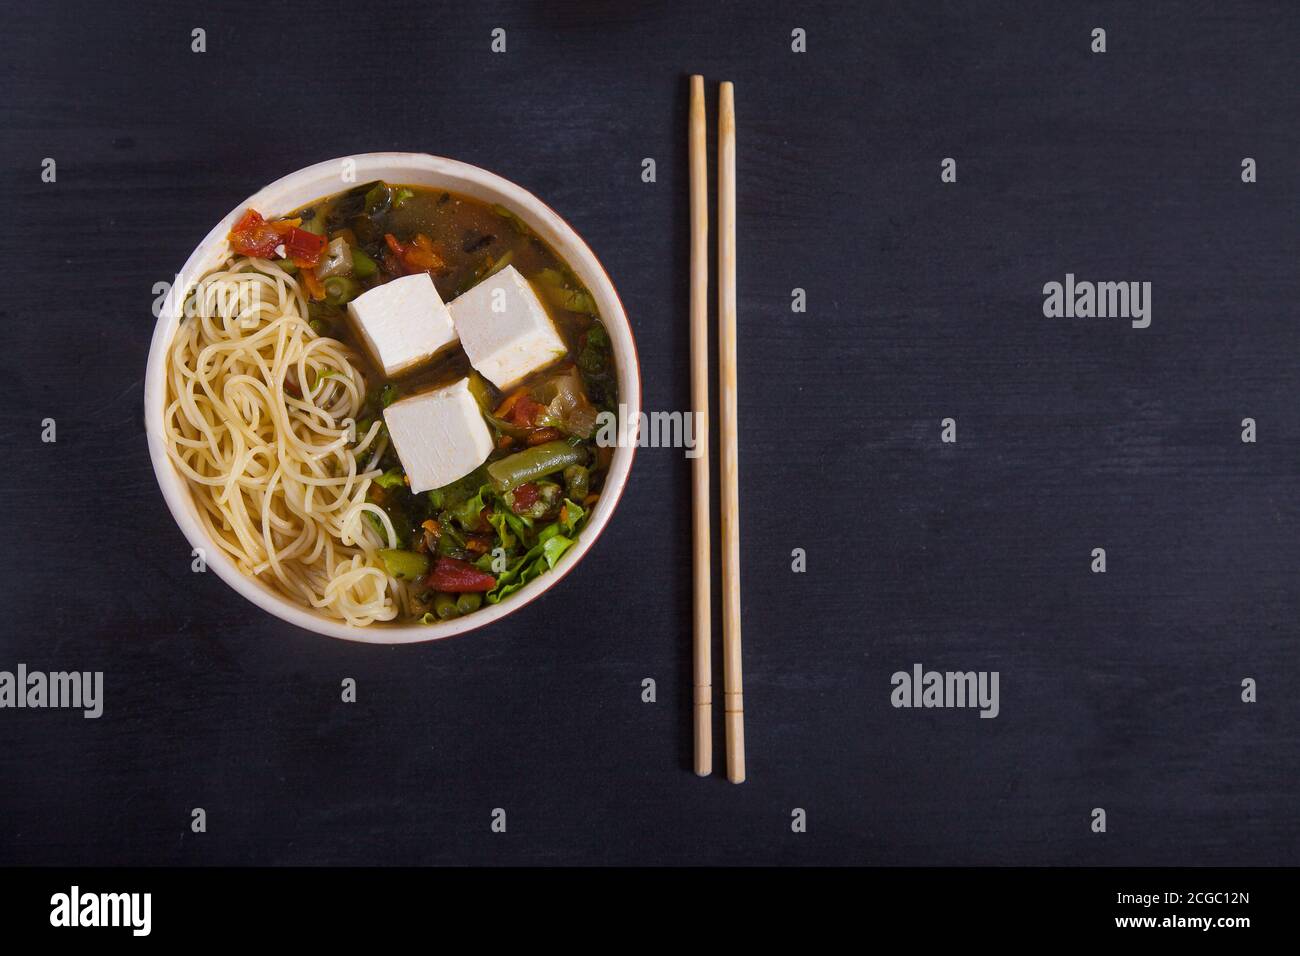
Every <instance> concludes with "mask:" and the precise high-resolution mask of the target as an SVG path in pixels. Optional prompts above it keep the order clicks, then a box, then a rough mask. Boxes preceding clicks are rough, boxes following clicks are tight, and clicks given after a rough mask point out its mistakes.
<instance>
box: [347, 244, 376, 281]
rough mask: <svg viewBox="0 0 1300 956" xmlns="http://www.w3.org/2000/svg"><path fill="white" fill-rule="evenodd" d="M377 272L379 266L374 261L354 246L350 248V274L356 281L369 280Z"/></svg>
mask: <svg viewBox="0 0 1300 956" xmlns="http://www.w3.org/2000/svg"><path fill="white" fill-rule="evenodd" d="M378 271H379V266H378V265H377V264H376V263H375V260H374V259H371V258H370V257H369V256H368V255H366V254H365V253H364V252H362V251H361V250H360V249H358V248H357V247H356V246H353V247H352V274H353V275H354V276H356V277H357V278H358V279H369V278H370V277H371V276H372V275H374V274H375V273H377V272H378Z"/></svg>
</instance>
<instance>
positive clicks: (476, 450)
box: [384, 378, 492, 494]
mask: <svg viewBox="0 0 1300 956" xmlns="http://www.w3.org/2000/svg"><path fill="white" fill-rule="evenodd" d="M384 421H385V422H387V423H388V434H389V437H390V438H392V440H393V447H394V448H396V449H397V457H398V458H400V459H401V461H402V469H403V470H404V471H405V472H406V477H407V478H408V479H409V480H410V483H411V491H413V492H415V493H416V494H419V493H420V492H423V491H431V490H433V489H434V488H441V487H442V486H443V485H449V484H451V483H452V482H453V481H455V480H456V479H457V478H464V477H465V476H466V475H468V474H469V473H470V472H471V471H473V470H474V469H475V468H477V467H478V466H479V465H481V464H483V462H484V461H486V460H487V456H488V455H489V454H490V453H491V451H492V434H491V432H489V431H488V427H487V423H486V422H484V421H483V413H482V412H480V411H479V407H478V402H476V401H475V400H474V395H473V394H472V393H471V392H470V390H469V379H467V378H462V379H461V380H460V381H459V382H457V383H456V384H454V385H448V386H447V387H446V388H440V389H437V390H436V391H432V392H422V393H420V394H418V395H412V396H410V397H409V398H403V399H402V400H401V401H397V402H393V404H391V405H389V406H388V407H387V408H386V409H384Z"/></svg>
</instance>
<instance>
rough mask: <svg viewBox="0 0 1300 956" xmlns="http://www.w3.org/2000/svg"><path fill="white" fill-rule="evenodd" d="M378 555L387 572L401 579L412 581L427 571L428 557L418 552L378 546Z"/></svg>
mask: <svg viewBox="0 0 1300 956" xmlns="http://www.w3.org/2000/svg"><path fill="white" fill-rule="evenodd" d="M379 556H380V557H381V558H383V559H384V567H385V568H387V570H388V573H389V574H391V575H392V576H393V577H395V578H399V579H401V580H403V581H414V580H416V579H417V578H422V577H424V576H425V575H426V574H428V573H429V559H428V558H426V557H425V556H424V555H422V554H419V553H418V552H415V551H403V550H402V549H401V548H380V549H379Z"/></svg>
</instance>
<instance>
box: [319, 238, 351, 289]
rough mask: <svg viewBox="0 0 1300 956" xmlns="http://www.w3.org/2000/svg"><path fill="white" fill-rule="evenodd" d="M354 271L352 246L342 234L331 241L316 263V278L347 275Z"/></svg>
mask: <svg viewBox="0 0 1300 956" xmlns="http://www.w3.org/2000/svg"><path fill="white" fill-rule="evenodd" d="M351 271H352V247H351V246H349V245H348V241H347V240H346V239H344V238H343V237H342V236H339V238H337V239H335V240H334V241H333V242H331V243H330V244H329V245H328V246H327V247H326V249H325V254H324V255H323V256H321V258H320V262H319V263H318V264H317V265H316V278H317V279H328V278H330V277H331V276H345V275H347V274H348V273H350V272H351Z"/></svg>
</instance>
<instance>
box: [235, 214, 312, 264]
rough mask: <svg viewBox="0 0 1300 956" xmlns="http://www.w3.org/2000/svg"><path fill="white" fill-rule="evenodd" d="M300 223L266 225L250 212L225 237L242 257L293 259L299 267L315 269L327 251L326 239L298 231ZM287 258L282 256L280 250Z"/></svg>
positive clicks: (298, 221) (304, 230) (267, 223)
mask: <svg viewBox="0 0 1300 956" xmlns="http://www.w3.org/2000/svg"><path fill="white" fill-rule="evenodd" d="M301 222H302V220H301V219H280V220H277V221H276V222H267V221H266V220H265V219H263V218H262V216H261V214H260V213H259V212H258V211H257V210H256V209H249V210H246V211H245V212H244V214H243V215H242V216H240V217H239V221H238V222H237V223H235V225H234V228H233V229H231V230H230V234H229V235H228V236H227V237H226V238H228V239H229V240H230V247H231V248H232V249H234V250H235V252H237V253H239V254H240V255H241V256H257V257H258V258H259V259H277V258H285V259H292V260H293V261H294V264H295V265H298V266H300V267H306V266H314V265H315V264H316V263H317V262H319V261H320V257H321V252H322V251H323V250H324V248H325V237H324V236H318V235H316V234H315V233H312V232H308V231H307V230H306V229H299V228H298V225H299V224H300V223H301ZM281 246H283V247H284V255H283V257H281V255H280V247H281Z"/></svg>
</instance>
